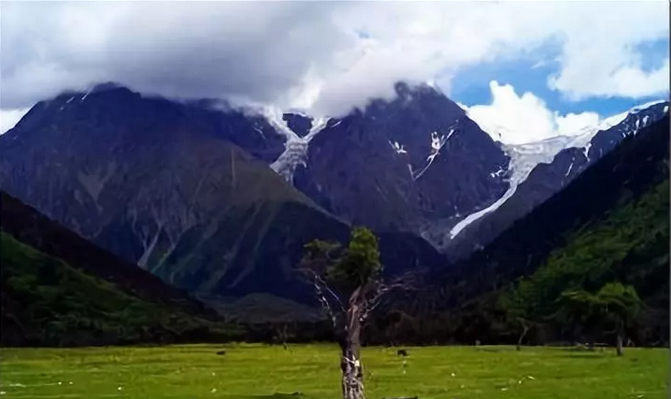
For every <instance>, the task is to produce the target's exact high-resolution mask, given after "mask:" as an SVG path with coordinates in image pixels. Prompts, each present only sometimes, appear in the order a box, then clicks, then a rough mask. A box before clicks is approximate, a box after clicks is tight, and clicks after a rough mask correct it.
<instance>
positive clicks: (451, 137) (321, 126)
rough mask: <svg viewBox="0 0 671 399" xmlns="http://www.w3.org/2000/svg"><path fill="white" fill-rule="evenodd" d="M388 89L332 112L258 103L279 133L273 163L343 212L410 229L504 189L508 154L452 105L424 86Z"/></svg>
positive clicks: (482, 202) (354, 219) (475, 205)
mask: <svg viewBox="0 0 671 399" xmlns="http://www.w3.org/2000/svg"><path fill="white" fill-rule="evenodd" d="M395 89H396V93H397V97H396V98H395V99H394V100H392V101H383V100H374V101H372V102H371V103H370V104H369V106H367V107H366V108H365V109H363V110H355V111H353V112H352V113H350V114H349V115H347V116H345V117H343V118H338V119H330V120H326V119H324V120H311V119H309V118H307V117H305V116H302V115H293V114H285V115H282V114H281V113H280V112H279V111H277V110H266V111H265V112H264V115H265V117H266V119H267V120H268V122H269V123H270V124H271V125H272V126H273V127H275V129H276V131H277V132H279V133H280V134H281V135H283V136H284V137H285V151H284V152H283V153H282V154H281V155H280V156H279V157H278V158H277V159H276V160H274V161H273V162H272V163H271V164H270V166H271V168H272V169H273V170H275V171H276V172H277V173H279V174H281V175H282V176H283V177H284V178H285V180H287V181H288V182H291V183H293V184H294V185H295V187H296V188H298V189H299V190H301V191H302V192H303V193H305V194H306V195H308V196H309V197H310V198H312V199H313V200H315V201H316V202H317V203H318V204H320V205H321V206H322V207H324V208H325V209H327V210H328V211H330V212H332V213H333V214H335V215H337V216H339V217H340V218H342V219H343V220H345V221H347V222H349V223H354V224H364V225H368V226H370V227H373V228H376V229H379V230H392V231H409V232H415V233H418V232H419V231H420V230H421V226H422V225H423V224H425V223H426V222H427V221H428V220H432V219H434V218H453V217H455V215H460V214H466V213H469V212H472V211H473V210H474V209H479V208H481V207H484V206H487V205H489V204H490V203H491V202H493V201H494V200H495V199H496V198H498V197H500V196H501V195H502V194H503V193H504V192H505V191H506V189H507V188H508V183H507V182H506V181H504V176H503V175H502V174H501V173H499V171H500V170H502V169H503V168H505V165H507V164H508V157H507V156H506V154H505V153H504V151H503V150H502V149H501V148H500V147H499V146H498V145H497V144H496V143H495V142H494V141H493V140H492V139H491V138H490V137H489V135H487V134H486V133H485V132H484V131H482V130H481V129H480V128H479V127H478V126H477V124H475V122H473V121H472V120H470V119H469V118H468V117H467V116H466V115H465V113H464V111H463V110H462V109H461V108H460V107H459V106H457V105H456V104H455V103H454V102H452V101H450V100H449V99H448V98H447V97H445V96H444V95H443V94H442V93H440V92H439V91H438V90H436V89H434V88H432V87H430V86H428V85H421V86H418V87H410V86H408V85H406V84H403V83H399V84H397V85H396V87H395ZM299 129H300V130H301V132H302V133H301V132H299V131H298V130H299ZM306 130H307V133H305V132H306Z"/></svg>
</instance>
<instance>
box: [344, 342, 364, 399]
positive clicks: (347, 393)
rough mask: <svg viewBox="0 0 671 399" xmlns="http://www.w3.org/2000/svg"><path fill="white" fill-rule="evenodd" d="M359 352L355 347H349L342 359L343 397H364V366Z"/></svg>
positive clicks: (356, 398) (350, 398)
mask: <svg viewBox="0 0 671 399" xmlns="http://www.w3.org/2000/svg"><path fill="white" fill-rule="evenodd" d="M357 352H358V350H356V349H354V348H347V349H345V350H344V351H343V354H342V357H341V359H340V369H341V370H342V397H343V399H364V388H363V367H362V366H361V361H360V360H359V356H358V355H357Z"/></svg>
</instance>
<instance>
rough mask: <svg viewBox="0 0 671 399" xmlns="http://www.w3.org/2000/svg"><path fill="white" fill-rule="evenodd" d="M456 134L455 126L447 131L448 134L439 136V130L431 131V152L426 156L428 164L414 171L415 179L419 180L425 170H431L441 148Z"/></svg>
mask: <svg viewBox="0 0 671 399" xmlns="http://www.w3.org/2000/svg"><path fill="white" fill-rule="evenodd" d="M452 134H454V128H453V127H452V128H450V131H449V132H448V133H447V135H445V134H444V135H442V136H438V132H432V133H431V153H430V154H429V155H428V156H427V157H426V165H424V167H423V168H422V169H420V170H419V171H418V172H416V173H413V176H412V178H413V180H417V179H419V178H420V177H422V175H423V174H424V172H426V171H427V170H429V167H430V166H431V164H432V163H433V160H434V159H435V158H436V157H437V156H438V154H439V153H440V150H441V149H442V148H443V146H444V145H445V143H447V140H449V139H450V137H451V136H452Z"/></svg>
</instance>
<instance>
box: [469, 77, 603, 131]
mask: <svg viewBox="0 0 671 399" xmlns="http://www.w3.org/2000/svg"><path fill="white" fill-rule="evenodd" d="M489 88H490V89H491V91H492V98H493V99H492V102H491V104H486V105H474V106H472V107H467V106H465V105H462V104H459V105H460V106H461V107H462V108H464V109H465V110H466V113H467V114H468V116H469V117H470V118H471V119H473V120H474V121H475V122H476V123H477V124H478V125H480V127H481V128H482V129H483V130H484V131H486V132H487V133H489V134H490V135H491V136H492V138H493V139H494V140H498V141H501V142H503V143H506V144H522V143H528V142H533V141H539V140H543V139H547V138H550V137H555V136H571V135H575V134H578V133H579V132H580V131H581V129H583V128H585V127H587V126H595V125H596V124H597V123H598V122H599V120H600V117H599V115H598V114H596V113H594V112H583V113H580V114H573V113H569V114H567V115H560V114H559V113H558V112H556V111H551V110H549V109H548V108H547V106H546V104H545V102H543V100H541V99H540V98H538V97H536V96H535V95H534V94H532V93H529V92H527V93H524V94H522V95H521V96H520V95H518V94H517V93H516V92H515V89H514V88H513V86H511V85H500V84H499V83H498V82H496V81H492V82H490V83H489Z"/></svg>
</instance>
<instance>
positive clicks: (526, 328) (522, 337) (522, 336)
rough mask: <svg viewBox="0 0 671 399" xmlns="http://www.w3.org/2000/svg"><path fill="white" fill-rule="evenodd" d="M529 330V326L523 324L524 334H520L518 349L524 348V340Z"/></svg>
mask: <svg viewBox="0 0 671 399" xmlns="http://www.w3.org/2000/svg"><path fill="white" fill-rule="evenodd" d="M527 332H529V327H528V326H526V325H524V326H522V334H520V338H519V339H518V340H517V350H518V351H519V350H521V349H522V340H523V339H524V337H525V336H526V335H527Z"/></svg>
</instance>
